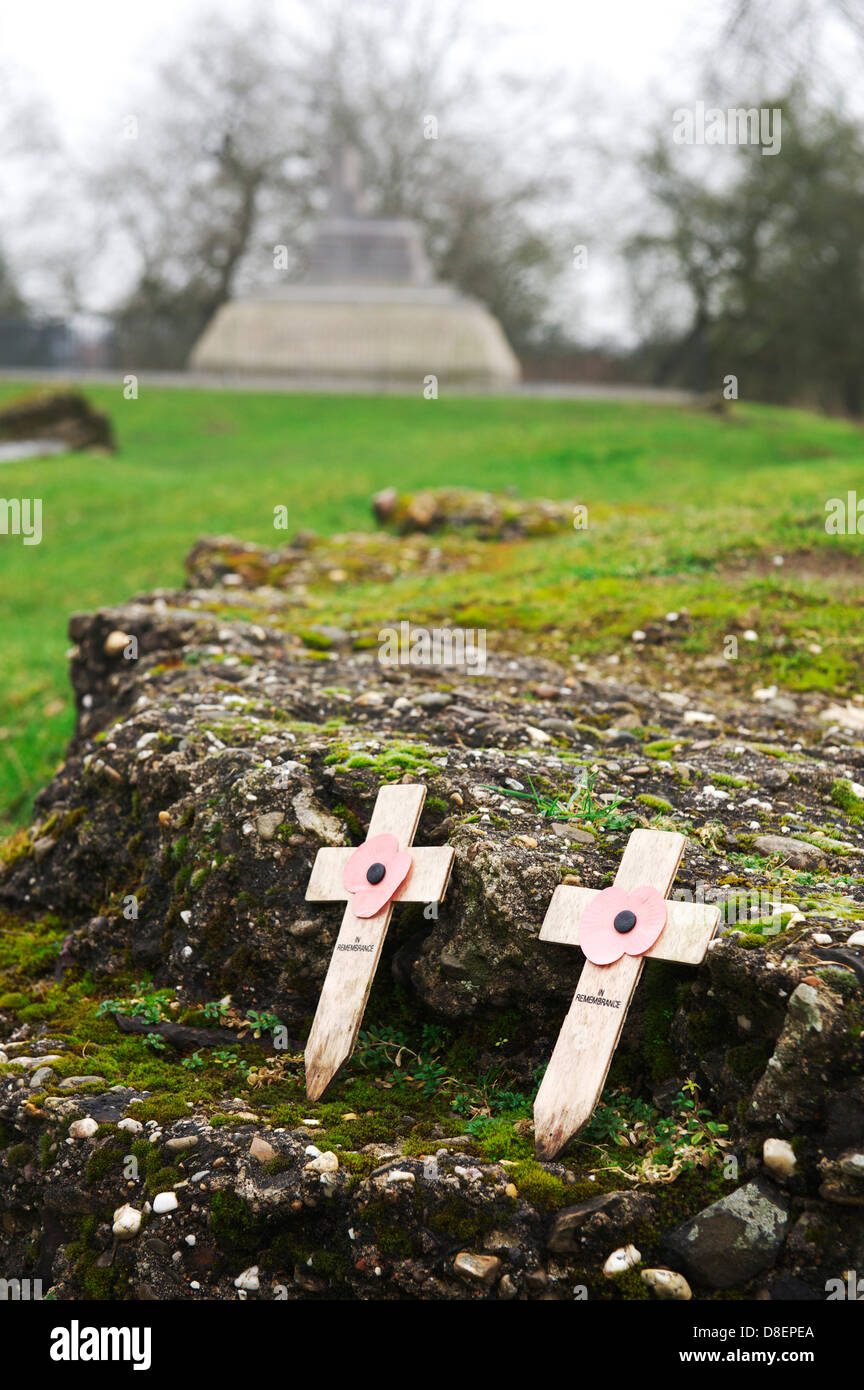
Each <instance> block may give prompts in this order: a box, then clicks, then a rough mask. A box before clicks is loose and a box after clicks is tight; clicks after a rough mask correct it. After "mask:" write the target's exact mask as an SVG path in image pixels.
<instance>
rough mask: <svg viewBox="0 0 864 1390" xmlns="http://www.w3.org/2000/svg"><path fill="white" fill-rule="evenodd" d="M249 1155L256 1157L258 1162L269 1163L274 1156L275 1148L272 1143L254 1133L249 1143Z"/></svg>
mask: <svg viewBox="0 0 864 1390" xmlns="http://www.w3.org/2000/svg"><path fill="white" fill-rule="evenodd" d="M249 1157H250V1158H257V1160H258V1162H259V1163H269V1162H270V1161H271V1160H272V1159H274V1158H275V1157H276V1150H275V1149H274V1147H273V1145H272V1144H268V1143H267V1140H266V1139H262V1138H261V1136H260V1135H258V1134H256V1135H255V1138H254V1139H253V1140H252V1143H251V1144H250V1145H249Z"/></svg>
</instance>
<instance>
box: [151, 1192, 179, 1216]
mask: <svg viewBox="0 0 864 1390" xmlns="http://www.w3.org/2000/svg"><path fill="white" fill-rule="evenodd" d="M179 1205H180V1203H179V1202H178V1201H177V1198H176V1196H175V1195H174V1193H173V1192H160V1193H158V1194H157V1196H155V1197H154V1198H153V1213H154V1215H155V1216H164V1215H165V1214H166V1213H167V1212H169V1211H176V1210H177V1208H178V1206H179Z"/></svg>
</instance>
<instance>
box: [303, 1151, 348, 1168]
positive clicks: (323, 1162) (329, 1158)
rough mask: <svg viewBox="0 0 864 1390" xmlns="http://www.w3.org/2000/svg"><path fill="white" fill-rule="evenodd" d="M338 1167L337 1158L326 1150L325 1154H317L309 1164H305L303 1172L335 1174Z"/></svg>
mask: <svg viewBox="0 0 864 1390" xmlns="http://www.w3.org/2000/svg"><path fill="white" fill-rule="evenodd" d="M338 1167H339V1160H338V1158H337V1157H336V1155H335V1154H334V1153H331V1152H330V1150H329V1149H328V1150H327V1152H326V1153H323V1154H319V1155H318V1157H317V1158H313V1159H312V1162H311V1163H307V1164H306V1167H305V1170H304V1171H305V1172H307V1173H335V1172H336V1169H337V1168H338Z"/></svg>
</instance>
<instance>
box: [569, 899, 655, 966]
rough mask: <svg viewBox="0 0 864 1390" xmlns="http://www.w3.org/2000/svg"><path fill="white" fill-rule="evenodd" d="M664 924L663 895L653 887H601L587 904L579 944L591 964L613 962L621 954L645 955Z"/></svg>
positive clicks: (580, 928)
mask: <svg viewBox="0 0 864 1390" xmlns="http://www.w3.org/2000/svg"><path fill="white" fill-rule="evenodd" d="M665 925H666V899H665V898H664V897H663V895H662V894H661V893H658V892H657V889H656V888H634V889H633V892H632V893H625V892H624V889H623V888H615V887H612V888H604V889H603V890H602V891H601V892H600V893H598V894H597V896H596V898H593V899H592V900H591V902H590V903H589V904H588V906H587V908H586V909H585V912H584V913H583V915H582V921H581V923H580V925H579V945H580V946H581V947H582V950H583V952H584V953H585V955H586V956H587V958H588V960H590V961H591V963H592V964H593V965H614V963H615V961H616V960H620V959H621V957H622V956H625V955H626V956H644V954H645V952H646V951H650V950H651V947H652V946H653V945H654V942H655V941H656V940H657V939H658V937H659V936H660V933H661V932H662V930H663V928H664V926H665Z"/></svg>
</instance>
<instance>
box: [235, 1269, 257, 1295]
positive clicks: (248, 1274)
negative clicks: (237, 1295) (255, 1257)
mask: <svg viewBox="0 0 864 1390" xmlns="http://www.w3.org/2000/svg"><path fill="white" fill-rule="evenodd" d="M234 1287H235V1289H241V1290H242V1291H243V1293H257V1292H258V1290H259V1289H260V1287H261V1284H260V1282H259V1279H258V1266H257V1265H250V1266H249V1268H248V1269H244V1270H243V1273H242V1274H238V1275H237V1278H236V1279H235V1280H234Z"/></svg>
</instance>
